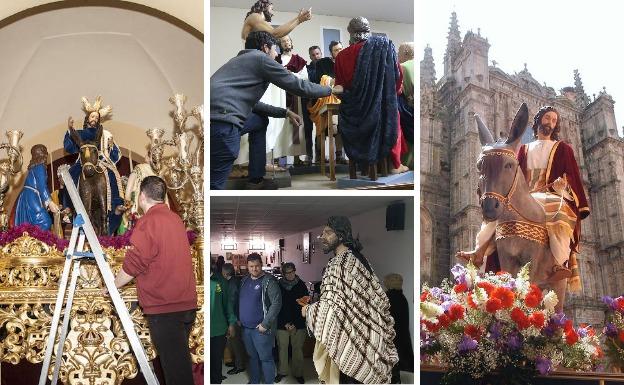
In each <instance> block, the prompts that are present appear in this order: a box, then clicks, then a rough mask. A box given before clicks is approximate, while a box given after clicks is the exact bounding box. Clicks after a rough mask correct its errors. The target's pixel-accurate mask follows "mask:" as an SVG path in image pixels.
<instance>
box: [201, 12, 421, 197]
mask: <svg viewBox="0 0 624 385" xmlns="http://www.w3.org/2000/svg"><path fill="white" fill-rule="evenodd" d="M272 16H273V4H272V3H270V2H269V1H268V0H259V1H257V2H256V3H255V4H254V5H253V6H252V8H251V10H250V12H249V13H248V14H247V16H246V18H245V22H244V25H243V31H242V37H243V39H245V50H243V51H240V52H239V54H238V55H237V56H236V57H235V58H233V59H231V60H230V61H228V62H227V63H226V64H224V65H223V66H222V67H221V68H219V69H218V70H217V71H216V72H215V73H214V74H213V75H212V77H211V79H210V88H211V90H210V91H211V100H210V108H211V118H210V119H211V130H210V136H211V154H210V156H211V169H210V186H211V189H224V188H225V184H226V182H227V178H228V176H229V174H230V172H231V170H232V165H233V163H234V161H235V160H236V158H237V157H238V155H239V150H240V137H241V136H242V135H245V134H249V179H248V184H247V188H249V189H276V188H277V184H276V183H275V181H272V180H267V179H265V178H264V176H265V172H266V167H265V165H266V163H267V162H266V152H267V151H266V131H267V126H268V124H269V117H275V118H286V117H288V118H289V119H290V121H291V122H292V123H293V126H295V127H299V126H301V125H302V124H303V125H304V132H305V140H306V154H307V159H306V161H307V162H308V164H309V163H311V159H312V132H313V123H312V119H310V111H309V110H308V108H310V106H311V105H312V104H314V101H315V100H316V99H318V98H325V97H328V96H330V95H336V96H338V95H341V97H340V104H341V107H340V114H339V118H338V135H337V147H336V156H337V161H338V162H344V161H345V159H344V156H343V147H344V150H345V152H346V155H347V156H348V157H349V159H350V160H352V161H354V162H357V163H359V164H362V165H363V166H364V165H368V164H375V163H376V162H377V161H379V160H381V159H383V158H385V157H388V156H389V157H390V159H391V162H392V167H391V172H392V173H401V172H406V171H408V170H409V168H408V167H407V166H405V165H403V164H402V160H401V156H402V155H404V154H405V153H407V152H408V143H407V140H406V137H407V138H410V137H411V138H412V141H413V132H412V135H411V136H410V135H405V134H404V133H403V129H402V127H401V122H402V121H403V120H402V119H400V115H399V112H401V113H403V112H404V111H405V108H403V109H400V108H399V102H398V95H400V94H401V93H402V90H403V88H404V87H403V81H402V79H403V76H402V69H401V66H399V63H398V61H397V57H396V51H395V47H394V44H393V43H392V42H391V41H390V40H388V39H387V38H386V37H380V36H373V35H372V32H371V28H370V24H369V23H368V20H367V19H366V18H364V17H357V18H354V19H352V20H351V22H350V23H349V26H348V28H347V30H348V31H349V34H350V36H351V37H350V41H349V43H350V46H349V47H347V48H344V50H343V44H342V42H339V41H332V42H331V43H330V44H329V47H328V48H329V52H331V57H327V58H321V57H322V52H321V49H320V47H318V46H312V47H310V48H309V50H308V53H309V55H310V60H311V63H310V64H306V61H305V59H303V58H302V57H301V56H299V55H297V54H294V53H293V52H292V51H293V42H292V39H291V38H290V36H289V35H288V34H289V33H290V32H291V31H292V30H293V29H294V28H295V27H296V26H297V25H299V24H300V23H303V22H305V21H307V20H310V18H311V17H312V14H311V10H309V9H308V10H301V11H300V12H299V14H298V16H297V17H296V18H294V19H293V20H291V21H289V22H287V23H285V24H283V25H281V26H278V27H275V28H274V27H273V26H271V24H270V21H271V19H272ZM277 38H279V39H280V41H279V43H278V41H277V40H276V39H277ZM278 44H280V46H281V54H280V55H279V56H278V54H277V51H276V50H275V47H276V46H277V45H278ZM361 49H364V53H365V54H364V55H360V57H361V58H362V59H358V55H359V53H360V50H361ZM341 51H342V52H341ZM411 52H412V58H413V48H412V50H411ZM379 63H383V64H379ZM412 66H413V64H412ZM324 76H328V77H330V78H331V81H330V82H324V81H323V77H324ZM367 76H375V78H377V79H380V80H379V81H378V82H376V83H375V84H370V83H369V82H367V81H365V80H364V79H369V78H370V77H367ZM410 79H411V77H410ZM269 83H272V84H274V85H276V86H278V87H280V88H282V89H284V90H285V91H286V92H287V93H288V97H287V103H286V107H287V108H282V107H274V106H269V105H267V104H264V103H261V102H260V99H261V98H262V95H263V94H264V93H265V91H266V90H267V88H268V87H269ZM321 84H322V85H321ZM411 89H413V84H412V85H411ZM295 96H300V97H301V98H302V103H301V109H300V108H299V104H298V103H296V101H295V100H296V99H295ZM411 114H412V115H411V116H410V118H409V119H411V120H413V96H412V104H411ZM412 126H413V123H412ZM331 128H332V127H328V128H327V129H328V135H333V133H332V132H331V131H329V130H331ZM319 129H325V128H324V127H323V128H319V127H318V125H317V130H319ZM295 131H297V132H298V130H295ZM412 131H413V127H412ZM295 136H296V135H294V136H293V138H294V137H295ZM296 140H297V141H298V140H299V139H298V138H297V139H296ZM324 145H325V144H324V143H316V146H315V147H316V159H317V161H318V160H319V157H320V147H321V146H324ZM364 167H366V166H364Z"/></svg>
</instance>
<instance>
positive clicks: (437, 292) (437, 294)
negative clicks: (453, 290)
mask: <svg viewBox="0 0 624 385" xmlns="http://www.w3.org/2000/svg"><path fill="white" fill-rule="evenodd" d="M442 293H443V292H442V289H440V288H439V287H432V288H431V289H429V294H431V295H432V296H433V297H435V298H438V299H439V298H440V296H441V295H442Z"/></svg>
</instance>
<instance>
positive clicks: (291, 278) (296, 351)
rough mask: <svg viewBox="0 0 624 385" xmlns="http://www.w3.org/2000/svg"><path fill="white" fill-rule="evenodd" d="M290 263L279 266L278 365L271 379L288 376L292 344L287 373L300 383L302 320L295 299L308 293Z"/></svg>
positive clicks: (303, 336) (304, 327)
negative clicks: (289, 347)
mask: <svg viewBox="0 0 624 385" xmlns="http://www.w3.org/2000/svg"><path fill="white" fill-rule="evenodd" d="M296 271H297V269H296V268H295V264H294V263H292V262H286V263H284V264H283V265H282V274H283V277H282V278H280V280H279V281H278V283H279V285H280V290H281V291H282V308H281V309H280V312H279V315H278V316H277V345H278V347H279V368H278V371H277V376H276V377H275V382H280V381H281V380H282V378H284V377H286V376H287V375H288V344H289V342H290V345H291V346H292V362H291V364H290V369H291V374H292V376H293V377H295V378H296V379H297V381H298V382H299V383H300V384H303V383H304V382H305V381H304V379H303V342H304V341H305V338H306V330H305V329H306V326H305V319H304V318H303V317H302V316H301V307H300V306H299V304H298V303H297V299H299V298H302V297H305V296H307V295H308V289H307V288H306V286H305V284H304V283H303V281H302V280H301V279H300V278H299V276H298V275H297V274H296Z"/></svg>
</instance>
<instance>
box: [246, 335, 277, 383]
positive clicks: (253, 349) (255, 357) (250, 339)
mask: <svg viewBox="0 0 624 385" xmlns="http://www.w3.org/2000/svg"><path fill="white" fill-rule="evenodd" d="M242 329H243V343H244V344H245V349H246V350H247V354H248V355H249V365H247V369H249V383H251V384H259V383H260V373H262V375H263V377H264V383H265V384H272V383H273V382H274V381H275V360H274V359H273V345H274V342H275V334H273V332H272V331H271V330H270V329H269V330H267V331H266V332H264V333H260V331H259V330H258V329H250V328H246V327H243V328H242Z"/></svg>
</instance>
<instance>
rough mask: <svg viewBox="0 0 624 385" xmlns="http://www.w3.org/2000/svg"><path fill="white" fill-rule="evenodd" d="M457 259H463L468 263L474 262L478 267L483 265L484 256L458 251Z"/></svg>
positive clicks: (472, 252) (474, 252)
mask: <svg viewBox="0 0 624 385" xmlns="http://www.w3.org/2000/svg"><path fill="white" fill-rule="evenodd" d="M455 258H457V259H463V260H464V261H466V262H472V264H473V265H475V266H476V267H481V265H483V255H480V254H479V253H477V252H476V251H458V252H457V253H455Z"/></svg>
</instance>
